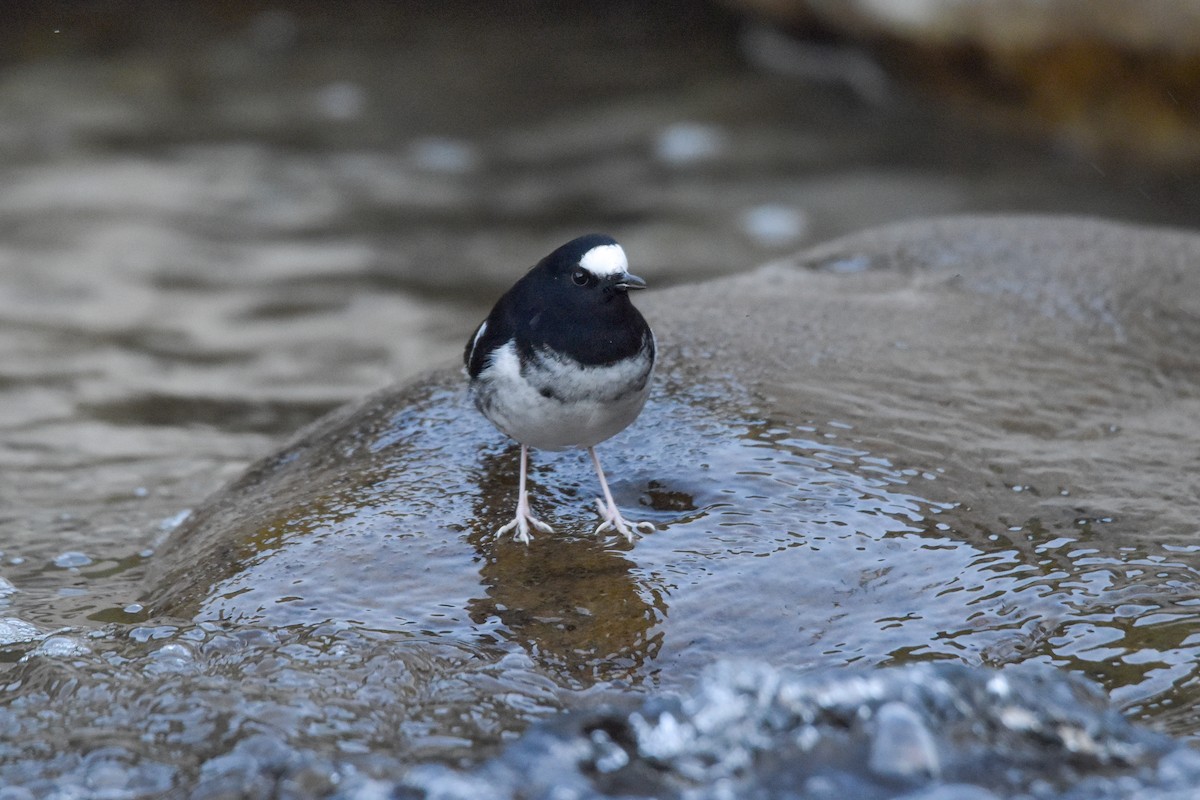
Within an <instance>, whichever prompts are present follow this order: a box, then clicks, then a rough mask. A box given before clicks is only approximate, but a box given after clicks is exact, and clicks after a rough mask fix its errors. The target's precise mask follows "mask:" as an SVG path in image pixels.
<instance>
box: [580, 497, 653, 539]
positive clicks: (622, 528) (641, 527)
mask: <svg viewBox="0 0 1200 800" xmlns="http://www.w3.org/2000/svg"><path fill="white" fill-rule="evenodd" d="M596 511H597V512H598V513H599V514H600V519H601V520H603V521H602V522H601V523H600V524H599V525H597V526H596V530H595V533H594V534H593V535H595V536H599V535H600V534H601V533H604V531H606V530H609V529H610V528H611V529H612V530H615V531H616V532H617V533H619V534H621V535H622V536H624V537H625V541H627V542H632V541H633V533H632V531H630V530H629V529H630V528H633V529H634V530H635V531H641V532H642V533H653V532H654V531H655V530H657V528H655V527H654V523H653V522H634V523H632V524H630V523H629V522H626V521H625V518H624V517H622V516H621V512H620V511H618V510H617V507H616V505H607V504H605V502H604V501H603V500H601V499H600V498H599V497H597V498H596Z"/></svg>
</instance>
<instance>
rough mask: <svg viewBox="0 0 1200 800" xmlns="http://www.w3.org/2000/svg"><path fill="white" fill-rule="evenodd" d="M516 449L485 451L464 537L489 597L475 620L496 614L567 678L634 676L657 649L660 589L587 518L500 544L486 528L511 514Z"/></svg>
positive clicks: (477, 603)
mask: <svg viewBox="0 0 1200 800" xmlns="http://www.w3.org/2000/svg"><path fill="white" fill-rule="evenodd" d="M519 454H520V449H519V448H518V447H516V446H512V447H508V448H506V449H505V450H503V451H500V452H495V453H490V454H488V455H486V456H485V457H484V463H483V469H482V471H481V475H480V481H479V485H480V489H481V491H480V493H479V494H478V495H477V499H476V500H475V515H474V519H472V520H471V521H470V523H469V525H470V527H471V530H472V531H473V532H472V533H471V534H470V535H469V537H468V538H469V541H470V542H471V544H472V546H474V547H475V549H476V550H477V551H478V553H479V555H480V559H481V560H482V564H483V566H482V568H481V569H480V576H481V578H482V581H481V582H482V584H483V586H484V587H486V596H485V597H481V598H476V599H473V600H471V601H470V602H469V603H468V606H467V611H468V613H469V614H470V616H471V619H472V621H473V622H474V623H475V624H477V625H482V624H484V623H486V622H487V620H488V619H490V618H495V619H499V620H500V622H501V623H502V624H503V626H504V628H505V629H506V631H505V633H506V634H507V636H509V637H510V638H511V640H512V641H514V642H517V643H518V644H520V645H521V647H523V648H524V649H525V650H526V651H527V652H528V653H529V655H530V656H531V657H532V658H533V659H534V660H536V661H537V662H538V663H539V664H540V665H541V666H542V667H543V668H544V669H547V670H549V671H550V672H552V673H553V674H555V675H556V676H558V677H559V678H560V679H562V680H564V681H566V682H567V683H569V684H572V685H575V686H578V687H584V686H588V685H591V684H594V683H596V682H599V681H612V680H632V681H636V680H640V679H641V677H642V676H643V675H644V674H645V669H644V668H645V666H646V664H647V663H648V662H651V661H653V659H654V658H655V656H656V655H657V654H658V651H659V648H660V647H661V646H662V637H663V634H662V631H661V630H656V627H657V625H658V623H659V622H661V621H662V620H663V619H665V618H666V614H667V604H666V601H665V597H664V592H663V590H662V588H661V587H659V586H657V585H654V584H653V583H652V582H651V581H647V580H645V579H639V578H637V577H635V575H636V572H637V565H636V564H635V563H634V562H633V561H632V560H630V559H629V558H628V557H626V555H625V553H623V552H621V551H620V550H615V549H612V548H613V546H614V545H613V543H612V540H611V539H607V540H606V539H605V538H604V537H594V536H592V535H591V527H590V526H589V525H586V524H582V523H580V524H579V525H577V526H574V527H577V528H578V529H579V534H578V535H572V534H571V533H569V532H568V531H569V529H570V528H571V527H572V526H571V525H563V524H559V525H557V526H556V527H557V528H558V530H557V531H556V532H555V533H551V534H541V535H539V536H538V537H537V538H536V539H534V540H533V543H532V544H531V545H529V546H526V545H523V544H517V543H514V542H513V541H512V540H511V539H508V538H502V539H501V540H500V541H497V540H496V539H495V538H494V536H493V535H492V531H494V530H495V529H496V527H497V523H498V522H499V521H502V519H503V518H504V516H505V514H507V513H509V509H508V504H509V503H510V500H511V497H512V492H513V485H514V483H515V481H516V476H517V470H518V464H517V459H518V458H519ZM531 478H532V486H533V488H534V492H533V495H534V497H535V498H536V497H537V496H538V493H539V492H543V491H545V488H544V487H543V486H541V485H539V482H538V481H537V471H536V470H535V471H534V474H533V475H531ZM543 496H544V495H543ZM535 502H536V501H535ZM556 505H557V501H556ZM621 546H626V545H624V544H622V545H621Z"/></svg>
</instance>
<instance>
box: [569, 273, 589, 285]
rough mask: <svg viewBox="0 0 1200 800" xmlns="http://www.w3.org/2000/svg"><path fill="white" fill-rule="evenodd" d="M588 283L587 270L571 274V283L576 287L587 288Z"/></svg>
mask: <svg viewBox="0 0 1200 800" xmlns="http://www.w3.org/2000/svg"><path fill="white" fill-rule="evenodd" d="M587 282H588V274H587V271H586V270H582V269H577V270H575V271H574V272H572V273H571V283H573V284H575V285H576V286H586V285H587Z"/></svg>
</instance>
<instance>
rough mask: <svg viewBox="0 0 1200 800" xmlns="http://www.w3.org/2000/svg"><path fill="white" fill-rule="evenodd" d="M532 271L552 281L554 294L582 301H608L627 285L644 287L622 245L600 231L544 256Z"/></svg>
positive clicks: (622, 292) (623, 292)
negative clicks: (632, 268)
mask: <svg viewBox="0 0 1200 800" xmlns="http://www.w3.org/2000/svg"><path fill="white" fill-rule="evenodd" d="M535 271H538V272H540V273H542V275H544V276H545V277H547V278H549V279H550V280H551V281H552V282H553V285H554V290H555V294H558V295H560V296H564V297H567V298H569V299H570V300H573V301H577V302H582V303H587V302H608V301H611V300H613V299H615V298H617V297H625V296H626V293H627V292H628V291H629V290H630V289H645V288H646V282H645V281H644V280H642V279H641V278H639V277H638V276H636V275H632V274H630V272H629V261H628V259H626V258H625V251H624V250H623V249H621V245H619V244H617V242H616V240H615V239H613V238H612V237H611V236H605V235H604V234H601V233H592V234H588V235H587V236H580V237H579V238H577V239H572V240H571V241H569V242H567V243H566V244H564V245H563V246H562V247H559V248H558V249H557V250H555V251H554V252H553V253H551V254H550V255H548V256H546V257H545V258H543V259H542V260H541V262H540V263H539V264H538V265H537V267H536V268H535Z"/></svg>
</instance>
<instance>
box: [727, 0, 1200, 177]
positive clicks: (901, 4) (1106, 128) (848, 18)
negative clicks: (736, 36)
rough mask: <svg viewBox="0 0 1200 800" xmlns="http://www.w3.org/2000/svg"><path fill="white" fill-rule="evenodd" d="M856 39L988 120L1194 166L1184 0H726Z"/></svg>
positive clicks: (1191, 18) (1194, 95)
mask: <svg viewBox="0 0 1200 800" xmlns="http://www.w3.org/2000/svg"><path fill="white" fill-rule="evenodd" d="M727 5H730V6H733V7H735V8H740V9H742V10H749V11H751V12H753V13H755V14H760V15H766V16H768V17H769V18H771V19H774V20H777V21H780V22H783V23H786V24H788V25H791V26H793V27H794V28H798V29H801V30H803V29H805V28H812V27H815V28H817V29H818V30H823V31H825V32H828V31H835V32H836V33H837V34H838V35H840V36H843V37H846V38H849V39H851V40H854V41H857V42H859V43H862V44H865V45H866V46H867V47H868V48H870V49H871V50H872V51H873V52H874V53H875V54H876V55H877V56H878V57H879V58H880V59H881V61H882V62H883V63H884V64H886V65H888V66H890V67H891V68H893V69H894V70H895V71H897V72H899V73H902V74H906V75H908V76H910V77H914V78H916V79H917V80H918V81H920V82H921V83H922V84H923V85H925V86H926V87H928V88H930V89H932V90H934V92H936V93H938V94H940V95H941V96H942V97H944V98H948V99H951V100H954V101H957V102H960V103H963V102H965V103H966V104H967V106H968V107H969V108H971V109H974V110H975V111H979V110H984V111H986V112H988V114H989V116H991V117H992V118H993V119H1002V120H1006V121H1008V122H1009V123H1011V122H1013V121H1019V122H1020V123H1021V124H1022V125H1024V126H1025V127H1033V128H1037V129H1040V130H1041V131H1043V132H1048V133H1050V134H1051V135H1053V136H1055V137H1056V138H1060V139H1062V140H1064V141H1067V142H1069V143H1071V144H1072V145H1073V146H1075V147H1078V148H1081V149H1083V150H1086V151H1088V152H1091V153H1093V154H1109V155H1111V154H1113V153H1114V152H1116V153H1123V154H1135V155H1137V156H1139V157H1141V158H1144V159H1147V158H1148V159H1150V160H1152V161H1157V162H1161V163H1165V164H1173V165H1176V166H1180V165H1189V166H1190V167H1191V168H1193V169H1195V168H1196V167H1197V165H1200V136H1198V131H1200V95H1198V92H1200V89H1198V88H1197V87H1198V86H1200V3H1198V2H1195V0H1037V2H1030V1H1028V0H1023V1H1022V2H1012V0H919V2H911V1H910V0H895V2H877V1H876V0H851V2H844V1H843V0H727Z"/></svg>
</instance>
